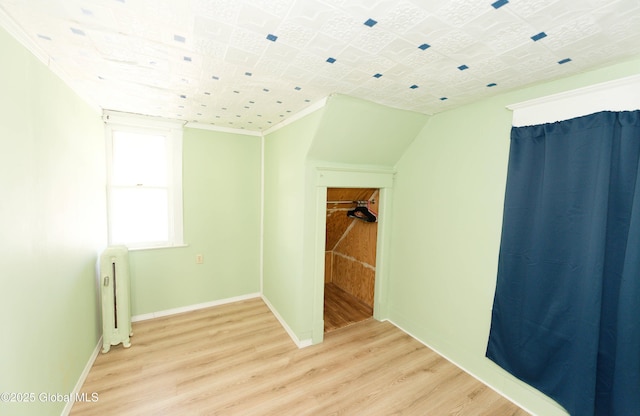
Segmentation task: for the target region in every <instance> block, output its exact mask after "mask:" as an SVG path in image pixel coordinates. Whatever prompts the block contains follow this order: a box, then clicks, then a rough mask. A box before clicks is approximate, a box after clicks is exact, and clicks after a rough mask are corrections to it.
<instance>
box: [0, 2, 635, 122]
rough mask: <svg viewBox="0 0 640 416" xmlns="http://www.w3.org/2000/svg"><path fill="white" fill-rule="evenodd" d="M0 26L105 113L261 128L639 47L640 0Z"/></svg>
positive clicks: (169, 6)
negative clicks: (339, 99) (303, 114)
mask: <svg viewBox="0 0 640 416" xmlns="http://www.w3.org/2000/svg"><path fill="white" fill-rule="evenodd" d="M0 22H2V24H3V26H4V27H5V28H7V29H8V30H9V31H10V32H11V33H13V34H14V35H16V33H17V32H19V33H18V36H17V37H20V38H21V39H23V43H28V44H29V47H30V48H31V49H32V50H34V51H36V52H37V54H38V55H39V56H40V57H41V58H42V59H43V60H44V61H45V62H46V63H47V64H48V65H50V66H51V67H52V69H53V68H55V71H56V72H57V73H59V74H61V76H62V77H63V78H64V79H65V80H66V81H67V82H68V83H69V84H71V86H72V87H73V88H74V89H76V91H78V92H79V93H80V94H81V95H82V96H84V97H85V99H87V100H88V101H90V102H92V103H94V104H95V105H97V106H99V107H101V108H103V109H108V110H117V111H125V112H132V113H141V114H146V115H152V116H162V117H166V118H171V119H180V120H185V121H190V122H198V123H206V124H211V125H215V126H219V127H226V128H234V129H247V130H252V131H261V130H266V129H269V128H270V127H272V126H274V125H276V124H278V123H279V122H281V121H283V120H285V119H287V118H288V117H290V116H291V115H293V114H296V113H298V112H300V111H302V110H304V109H305V108H308V107H309V106H312V105H313V104H314V103H316V102H319V101H321V100H322V99H323V98H325V97H327V96H329V95H330V94H333V93H340V94H345V95H351V96H354V97H358V98H361V99H364V100H368V101H373V102H375V103H379V104H383V105H386V106H390V107H394V108H399V109H405V110H411V111H415V112H419V113H425V114H430V113H437V112H440V111H443V110H446V109H449V108H452V107H456V106H459V105H461V104H464V103H469V102H472V101H474V100H478V99H480V98H482V97H486V96H488V95H492V94H496V93H498V92H503V91H505V90H508V89H514V88H516V87H520V86H523V85H526V84H531V83H534V82H537V81H541V80H548V79H552V78H559V77H562V76H566V75H570V74H574V73H577V72H581V71H584V70H587V69H590V68H594V67H597V66H603V65H605V64H609V63H613V62H617V61H621V60H624V59H628V58H630V57H633V56H636V55H638V54H640V1H638V0H612V1H602V0H447V1H444V0H190V1H178V0H0ZM3 64H7V63H6V62H4V63H3ZM9 64H10V63H9Z"/></svg>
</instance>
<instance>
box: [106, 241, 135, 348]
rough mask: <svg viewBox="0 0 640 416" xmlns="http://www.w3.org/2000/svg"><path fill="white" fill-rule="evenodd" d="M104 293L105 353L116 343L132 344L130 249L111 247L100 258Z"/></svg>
mask: <svg viewBox="0 0 640 416" xmlns="http://www.w3.org/2000/svg"><path fill="white" fill-rule="evenodd" d="M100 276H101V282H100V293H101V294H102V352H103V353H106V352H108V351H109V349H110V348H111V346H112V345H118V344H119V343H122V345H123V346H124V347H125V348H129V347H130V346H131V341H130V340H129V337H130V336H131V335H133V331H132V329H131V301H130V299H129V287H130V283H129V250H127V248H126V247H124V246H111V247H108V248H107V249H106V250H105V251H104V252H103V253H102V256H101V257H100Z"/></svg>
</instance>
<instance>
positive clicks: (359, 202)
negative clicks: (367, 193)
mask: <svg viewBox="0 0 640 416" xmlns="http://www.w3.org/2000/svg"><path fill="white" fill-rule="evenodd" d="M367 202H371V203H372V204H375V203H376V200H375V199H372V200H371V201H327V204H366V203H367Z"/></svg>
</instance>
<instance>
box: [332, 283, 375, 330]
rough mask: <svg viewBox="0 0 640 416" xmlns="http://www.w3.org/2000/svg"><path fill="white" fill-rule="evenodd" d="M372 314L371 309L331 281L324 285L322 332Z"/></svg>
mask: <svg viewBox="0 0 640 416" xmlns="http://www.w3.org/2000/svg"><path fill="white" fill-rule="evenodd" d="M372 316H373V309H372V308H371V307H370V306H369V305H367V304H366V303H364V302H362V301H361V300H359V299H358V298H356V297H355V296H353V295H351V294H350V293H347V292H345V291H344V290H342V289H341V288H339V287H338V286H336V285H335V284H333V283H325V285H324V332H330V331H334V330H336V329H338V328H344V327H345V326H348V325H351V324H353V323H356V322H360V321H364V320H365V319H368V318H371V317H372Z"/></svg>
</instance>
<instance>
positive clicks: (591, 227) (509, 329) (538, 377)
mask: <svg viewBox="0 0 640 416" xmlns="http://www.w3.org/2000/svg"><path fill="white" fill-rule="evenodd" d="M639 158H640V111H625V112H600V113H596V114H592V115H588V116H584V117H579V118H575V119H571V120H567V121H561V122H557V123H549V124H544V125H538V126H528V127H514V128H513V129H512V132H511V148H510V154H509V167H508V176H507V187H506V193H505V206H504V218H503V225H502V239H501V243H500V257H499V263H498V277H497V286H496V292H495V298H494V303H493V312H492V320H491V330H490V334H489V342H488V346H487V357H488V358H489V359H491V360H492V361H494V362H495V363H497V364H498V365H499V366H501V367H502V368H504V369H505V370H507V371H508V372H510V373H511V374H513V375H514V376H516V377H517V378H519V379H521V380H523V381H525V382H526V383H528V384H530V385H532V386H533V387H535V388H537V389H538V390H540V391H542V392H543V393H545V394H547V395H548V396H549V397H551V398H553V399H554V400H556V401H557V402H558V403H559V404H560V405H562V406H563V407H564V408H565V409H566V410H567V411H568V412H569V413H570V414H571V415H575V416H583V415H598V416H601V415H607V416H610V415H621V416H622V415H624V416H629V415H640V179H639V176H640V172H639V171H638V161H639Z"/></svg>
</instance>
